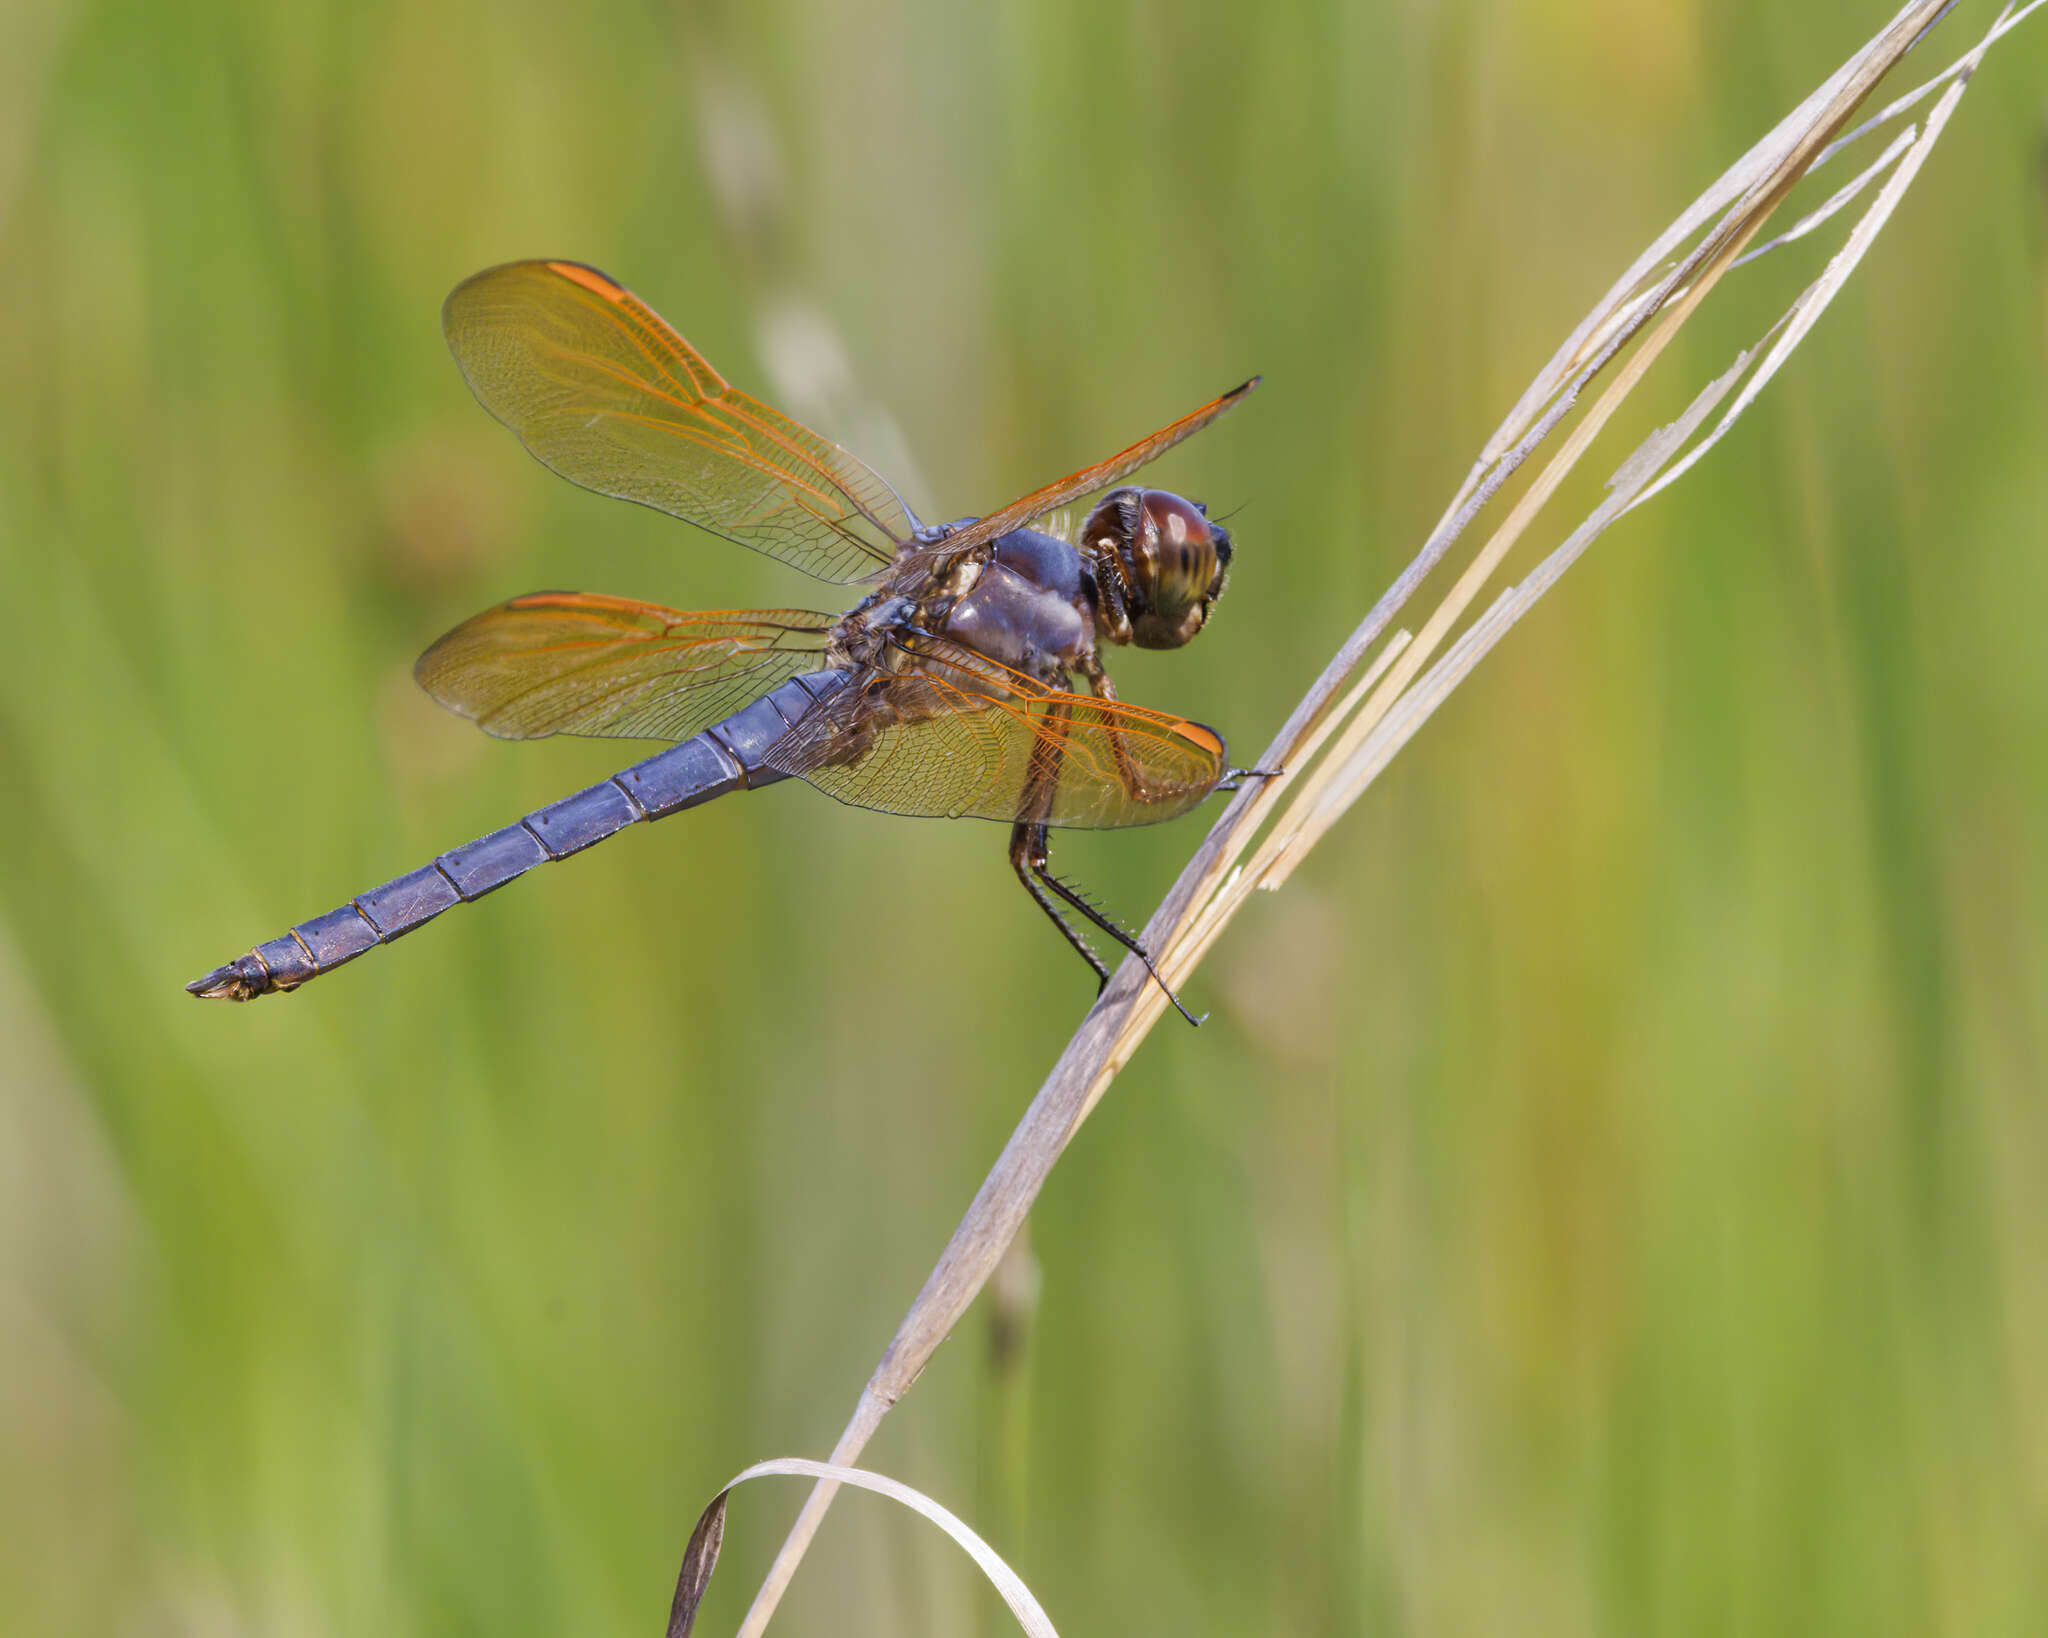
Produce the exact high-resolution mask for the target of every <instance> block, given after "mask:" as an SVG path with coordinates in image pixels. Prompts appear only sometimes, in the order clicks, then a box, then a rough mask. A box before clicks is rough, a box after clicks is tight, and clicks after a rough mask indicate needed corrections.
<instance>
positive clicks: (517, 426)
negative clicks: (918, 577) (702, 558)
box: [441, 262, 914, 583]
mask: <svg viewBox="0 0 2048 1638" xmlns="http://www.w3.org/2000/svg"><path fill="white" fill-rule="evenodd" d="M441 325H442V328H443V329H444V330H445V331H446V332H447V336H448V345H449V348H450V349H451V350H452V351H453V352H454V354H455V361H456V363H457V364H458V365H460V366H461V369H462V373H463V376H464V378H465V379H466V380H467V381H468V382H469V386H470V390H471V391H472V392H474V393H475V394H476V396H477V399H478V401H479V402H481V403H482V404H483V406H484V408H486V409H487V410H489V411H490V412H491V413H492V414H493V415H495V416H496V417H497V418H498V419H499V420H500V421H502V422H504V423H505V425H506V426H508V427H510V428H511V429H512V430H513V431H514V432H515V433H517V434H518V435H519V440H520V442H521V443H523V444H525V445H526V447H527V449H528V450H530V451H531V452H532V453H533V454H534V455H535V456H536V457H537V458H538V459H539V460H540V461H541V462H542V464H544V465H546V466H548V467H550V468H552V469H553V470H554V471H556V472H558V473H560V474H561V475H562V476H563V477H565V478H567V479H568V480H569V481H570V482H571V483H574V484H580V485H581V486H582V487H583V488H585V489H592V490H595V491H596V492H597V493H599V494H601V495H615V496H617V497H618V498H619V499H621V500H629V501H636V502H638V503H639V504H640V505H642V506H651V507H653V508H654V509H655V510H656V511H660V512H667V513H669V514H670V515H671V516H674V517H679V518H683V519H686V520H687V521H689V522H691V523H694V524H696V525H698V526H699V527H700V528H703V529H708V530H710V531H711V532H712V533H713V534H717V535H723V536H725V537H726V539H728V540H732V541H737V542H738V543H739V544H740V545H742V546H750V547H752V548H753V549H754V550H756V551H759V552H765V553H767V554H768V556H770V557H774V558H779V559H781V560H782V561H783V562H785V563H788V564H791V565H793V566H794V567H796V568H799V569H802V570H803V571H804V572H805V573H807V574H811V575H815V576H816V577H817V578H818V579H820V580H830V581H837V582H842V583H843V582H848V581H854V580H861V579H865V578H867V577H869V576H871V575H873V574H875V573H877V572H878V571H879V570H881V569H882V568H884V567H886V566H887V565H888V563H889V562H890V561H891V560H892V559H893V558H894V557H895V555H896V551H897V548H898V547H899V546H901V545H902V544H903V543H904V542H905V541H906V540H908V539H909V537H910V534H911V531H912V529H913V527H914V525H913V524H912V522H911V518H910V514H909V513H908V512H907V511H906V510H905V509H904V506H903V503H902V501H901V500H899V499H898V498H897V496H896V492H895V491H894V490H893V489H891V488H890V487H889V485H888V484H887V483H885V482H884V481H883V480H882V479H881V478H880V477H879V476H877V475H876V474H875V473H874V472H873V471H872V470H871V469H870V468H869V467H868V466H866V465H865V464H864V463H863V462H861V461H860V460H858V459H857V458H856V457H854V456H852V455H850V454H848V453H847V452H846V451H845V450H843V449H841V448H840V447H839V446H838V445H837V444H835V443H832V442H831V441H830V440H829V439H826V438H821V437H820V436H819V435H818V434H817V433H815V432H813V431H811V430H810V428H808V427H806V426H803V425H801V424H800V423H798V422H796V421H793V420H791V419H790V418H789V417H788V416H786V415H784V414H782V413H781V412H780V411H779V410H775V409H771V408H770V407H769V406H768V405H766V404H763V403H761V402H760V401H759V400H757V399H753V398H749V397H748V396H747V395H746V394H745V393H742V392H736V391H735V390H734V389H733V388H731V387H729V386H727V385H726V383H725V379H724V378H723V377H722V376H720V375H719V373H718V372H717V371H716V370H714V369H713V368H712V367H711V366H710V364H709V363H707V362H706V361H705V359H704V358H703V356H702V355H701V354H700V353H698V352H697V351H696V349H694V348H693V347H691V345H690V344H689V343H688V342H687V341H685V340H684V339H683V338H682V337H681V336H679V335H677V334H676V332H675V331H674V330H672V329H671V328H669V326H668V325H667V324H666V323H665V322H663V320H662V319H661V318H660V316H659V315H657V314H656V313H655V312H654V310H653V309H652V308H650V307H648V306H647V305H646V304H645V303H644V302H642V301H640V300H639V298H638V297H636V296H634V295H633V294H632V293H631V292H630V291H628V290H626V289H625V288H624V287H622V286H621V285H618V284H616V283H614V282H613V281H612V280H611V279H609V278H607V277H606V276H605V275H604V274H602V273H599V272H597V271H596V270H595V269H593V268H588V267H583V266H581V265H579V264H578V263H575V262H512V263H509V264H507V265H506V266H503V267H494V268H490V269H488V270H486V271H485V272H482V273H478V274H476V275H475V276H473V277H471V278H468V279H465V280H464V281H463V282H462V283H461V284H459V285H457V286H456V287H455V290H454V293H453V294H451V295H450V296H449V298H448V301H447V305H446V306H445V307H444V308H443V309H442V312H441Z"/></svg>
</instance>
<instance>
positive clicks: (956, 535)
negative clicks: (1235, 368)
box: [922, 375, 1261, 556]
mask: <svg viewBox="0 0 2048 1638" xmlns="http://www.w3.org/2000/svg"><path fill="white" fill-rule="evenodd" d="M1260 379H1261V378H1260V377H1258V376H1256V375H1255V376H1253V377H1252V378H1251V380H1249V381H1247V382H1245V384H1244V385H1243V386H1241V387H1233V388H1232V389H1231V390H1230V391H1229V392H1227V393H1225V394H1224V395H1223V396H1222V397H1221V398H1212V399H1211V400H1210V401H1209V402H1208V403H1206V404H1204V405H1203V406H1202V407H1201V408H1200V409H1198V410H1195V411H1193V412H1191V413H1190V414H1187V415H1183V416H1182V417H1181V418H1180V419H1179V420H1178V421H1175V422H1173V423H1172V424H1171V425H1170V426H1164V427H1161V428H1160V429H1159V430H1158V431H1157V432H1155V433H1153V434H1152V436H1151V437H1149V438H1141V439H1139V440H1138V442H1136V443H1135V444H1133V445H1131V447H1130V448H1129V449H1126V450H1124V451H1122V452H1121V453H1120V454H1116V455H1112V456H1110V457H1109V459H1107V460H1105V461H1097V462H1096V463H1095V464H1094V465H1093V466H1090V467H1084V468H1083V469H1082V470H1081V471H1079V472H1073V473H1069V474H1068V475H1067V476H1066V477H1064V478H1061V479H1059V480H1058V481H1057V482H1055V483H1049V484H1047V485H1046V486H1045V487H1044V488H1043V489H1034V490H1033V491H1032V492H1031V493H1030V494H1028V495H1026V496H1025V497H1024V498H1023V499H1022V500H1016V501H1012V502H1011V503H1010V504H1009V505H1008V506H1006V507H1004V508H1003V509H1002V510H1001V511H1000V512H991V513H990V514H989V515H988V516H987V517H985V518H978V519H976V520H975V521H974V522H973V523H970V524H968V525H967V526H966V527H965V528H964V529H958V530H955V531H954V532H953V533H952V534H950V535H947V536H946V537H945V538H944V539H943V540H940V541H938V542H936V543H935V544H933V545H931V546H929V547H925V548H923V549H922V551H923V552H924V553H929V554H931V555H935V556H951V555H952V554H954V553H956V552H965V551H970V550H972V549H973V548H974V547H976V546H983V545H986V544H987V543H988V542H989V541H991V540H994V539H996V538H997V537H998V536H999V535H1006V534H1008V533H1009V532H1010V531H1011V530H1012V529H1021V528H1023V527H1024V526H1025V525H1026V524H1027V523H1031V522H1033V521H1034V520H1036V519H1038V518H1042V517H1044V516H1045V515H1046V513H1048V512H1053V511H1057V510H1058V509H1059V508H1060V507H1062V506H1071V505H1073V504H1074V502H1076V501H1078V500H1083V499H1085V498H1087V497H1088V496H1090V495H1093V494H1096V493H1098V492H1099V491H1101V490H1104V489H1107V488H1109V487H1110V485H1112V484H1115V483H1120V482H1122V481H1123V480H1124V479H1125V478H1128V477H1129V476H1130V475H1131V474H1132V473H1133V472H1135V471H1137V470H1138V468H1139V467H1141V466H1145V465H1147V464H1148V463H1150V462H1152V461H1156V460H1157V459H1158V458H1159V457H1160V456H1162V455H1164V454H1165V453H1166V452H1167V451H1168V450H1169V449H1171V448H1173V446H1174V445H1175V444H1177V443H1179V442H1180V441H1181V440H1182V439H1183V438H1191V437H1193V436H1194V435H1195V434H1196V433H1198V432H1200V431H1201V430H1202V428H1204V427H1205V426H1207V425H1208V424H1209V423H1210V422H1211V421H1213V420H1215V419H1216V417H1217V416H1219V415H1221V414H1222V413H1223V412H1224V411H1225V410H1227V409H1229V408H1231V407H1232V406H1233V405H1235V404H1237V403H1239V402H1240V401H1241V400H1243V398H1244V397H1245V396H1246V395H1247V394H1248V393H1250V392H1251V390H1252V389H1253V388H1254V387H1256V386H1257V385H1258V384H1259V381H1260Z"/></svg>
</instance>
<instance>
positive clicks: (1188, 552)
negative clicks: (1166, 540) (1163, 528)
mask: <svg viewBox="0 0 2048 1638" xmlns="http://www.w3.org/2000/svg"><path fill="white" fill-rule="evenodd" d="M1194 567H1195V554H1194V552H1193V550H1192V549H1191V548H1190V547H1189V545H1188V543H1187V542H1186V541H1182V542H1181V545H1180V572H1181V573H1182V574H1190V573H1192V572H1193V571H1194Z"/></svg>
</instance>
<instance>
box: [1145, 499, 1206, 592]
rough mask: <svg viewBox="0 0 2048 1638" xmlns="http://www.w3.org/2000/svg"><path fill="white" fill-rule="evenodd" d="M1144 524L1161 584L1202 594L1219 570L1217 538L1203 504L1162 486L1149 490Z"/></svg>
mask: <svg viewBox="0 0 2048 1638" xmlns="http://www.w3.org/2000/svg"><path fill="white" fill-rule="evenodd" d="M1145 524H1146V528H1145V535H1146V544H1148V545H1149V546H1150V547H1151V557H1152V564H1151V567H1152V570H1153V573H1154V575H1155V576H1156V578H1157V581H1158V584H1159V585H1160V587H1161V588H1162V589H1169V588H1170V589H1171V590H1173V591H1177V592H1179V593H1180V594H1181V595H1183V596H1199V595H1200V594H1201V593H1202V592H1203V591H1204V590H1205V589H1206V588H1207V587H1208V584H1209V581H1210V579H1211V578H1212V577H1213V576H1214V574H1215V572H1216V549H1215V542H1214V540H1213V538H1212V537H1211V535H1210V533H1209V520H1208V519H1207V518H1205V517H1204V516H1202V510H1201V508H1200V507H1198V506H1196V505H1195V503H1194V502H1193V501H1186V500H1182V499H1181V498H1180V496H1178V495H1169V494H1168V493H1167V492H1166V491H1165V490H1163V489H1152V490H1148V491H1146V494H1145Z"/></svg>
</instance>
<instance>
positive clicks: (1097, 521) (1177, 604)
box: [1081, 488, 1230, 648]
mask: <svg viewBox="0 0 2048 1638" xmlns="http://www.w3.org/2000/svg"><path fill="white" fill-rule="evenodd" d="M1081 541H1082V545H1083V547H1084V548H1085V549H1086V550H1087V551H1089V552H1091V553H1094V554H1096V555H1097V556H1098V557H1108V558H1112V559H1114V561H1115V563H1116V566H1117V568H1118V570H1119V571H1120V578H1121V579H1122V581H1123V584H1124V600H1125V605H1126V612H1127V613H1128V614H1129V616H1130V641H1132V642H1133V643H1136V644H1137V645H1138V647H1140V648H1179V647H1180V646H1181V645H1182V644H1183V643H1186V642H1189V641H1192V640H1193V638H1194V635H1195V633H1196V632H1198V631H1200V630H1201V629H1202V625H1203V622H1204V621H1206V620H1207V619H1208V618H1209V606H1210V604H1212V603H1214V602H1215V601H1216V599H1217V598H1219V597H1221V596H1222V595H1223V582H1224V580H1225V579H1226V578H1227V577H1228V576H1229V573H1230V531H1229V530H1227V529H1225V528H1224V527H1223V525H1222V524H1220V523H1211V522H1210V521H1209V518H1208V514H1207V513H1206V512H1205V511H1204V509H1203V507H1202V503H1201V502H1200V501H1190V500H1183V499H1181V497H1180V496H1178V495H1170V494H1168V493H1167V492H1166V491H1165V490H1163V489H1134V488H1127V489H1112V490H1111V491H1110V492H1109V493H1108V494H1106V495H1104V496H1103V497H1102V499H1101V500H1099V501H1097V502H1096V503H1095V509H1094V510H1093V511H1092V512H1090V513H1089V514H1088V521H1087V522H1086V523H1085V524H1083V525H1082V527H1081Z"/></svg>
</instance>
